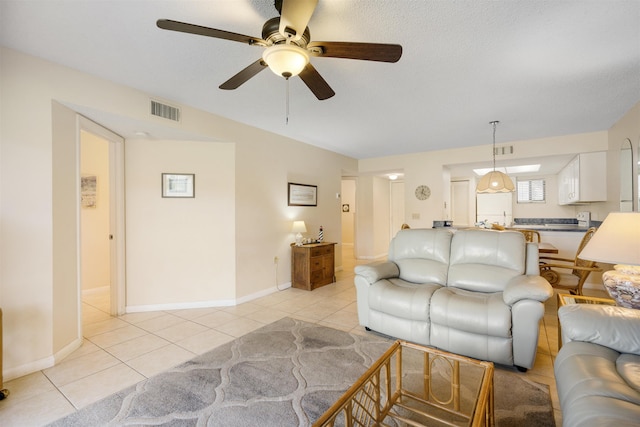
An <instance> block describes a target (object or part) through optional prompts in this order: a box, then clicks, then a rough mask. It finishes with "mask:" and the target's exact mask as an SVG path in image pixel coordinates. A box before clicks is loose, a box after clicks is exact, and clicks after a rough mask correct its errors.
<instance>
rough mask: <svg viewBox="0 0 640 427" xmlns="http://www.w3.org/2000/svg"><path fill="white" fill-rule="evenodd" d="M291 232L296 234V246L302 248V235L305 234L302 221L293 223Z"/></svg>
mask: <svg viewBox="0 0 640 427" xmlns="http://www.w3.org/2000/svg"><path fill="white" fill-rule="evenodd" d="M291 232H292V233H298V234H296V246H302V233H306V232H307V227H306V226H305V225H304V221H293V227H291Z"/></svg>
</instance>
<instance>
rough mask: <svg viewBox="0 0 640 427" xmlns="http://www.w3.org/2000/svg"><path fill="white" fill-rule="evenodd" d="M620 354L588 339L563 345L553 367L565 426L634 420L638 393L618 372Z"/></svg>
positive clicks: (639, 416)
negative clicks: (589, 341)
mask: <svg viewBox="0 0 640 427" xmlns="http://www.w3.org/2000/svg"><path fill="white" fill-rule="evenodd" d="M619 357H620V353H618V352H617V351H615V350H612V349H610V348H607V347H604V346H601V345H597V344H592V343H587V342H581V341H573V342H569V343H566V344H565V345H563V346H562V348H561V349H560V351H559V352H558V355H557V357H556V361H555V364H554V371H555V377H556V384H557V387H558V397H559V399H560V404H561V406H562V417H563V425H564V426H567V427H569V426H597V425H616V426H618V425H620V426H623V425H633V423H634V422H635V423H637V421H638V420H639V419H640V406H638V405H640V393H639V392H638V391H637V390H635V389H633V388H632V387H630V386H629V384H628V383H627V382H626V381H625V380H624V379H623V378H622V377H621V376H620V375H619V372H618V367H617V366H616V363H617V360H618V359H619ZM636 425H637V424H636Z"/></svg>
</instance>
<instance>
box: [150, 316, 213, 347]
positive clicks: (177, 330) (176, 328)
mask: <svg viewBox="0 0 640 427" xmlns="http://www.w3.org/2000/svg"><path fill="white" fill-rule="evenodd" d="M207 330H209V328H207V327H206V326H203V325H200V324H199V323H195V322H191V321H188V320H185V321H183V322H181V323H177V324H175V325H173V326H169V327H168V328H165V329H161V330H159V331H156V333H155V334H156V335H158V336H159V337H160V338H164V339H165V340H167V341H171V342H176V341H180V340H183V339H185V338H188V337H190V336H193V335H196V334H199V333H201V332H204V331H207Z"/></svg>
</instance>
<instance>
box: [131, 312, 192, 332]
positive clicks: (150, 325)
mask: <svg viewBox="0 0 640 427" xmlns="http://www.w3.org/2000/svg"><path fill="white" fill-rule="evenodd" d="M182 322H184V319H183V318H181V317H178V316H174V315H173V314H168V313H164V314H163V315H162V316H158V317H154V318H152V319H147V320H143V321H141V322H138V323H136V326H137V327H139V328H142V329H144V330H145V331H149V332H157V331H160V330H162V329H166V328H168V327H170V326H173V325H177V324H178V323H182Z"/></svg>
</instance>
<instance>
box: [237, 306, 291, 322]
mask: <svg viewBox="0 0 640 427" xmlns="http://www.w3.org/2000/svg"><path fill="white" fill-rule="evenodd" d="M287 316H289V313H287V312H284V311H280V310H276V309H275V308H263V309H262V310H259V311H255V312H253V313H251V314H247V315H246V316H245V318H247V319H253V320H255V321H257V322H260V323H263V324H265V325H268V324H269V323H273V322H275V321H276V320H280V319H282V318H284V317H287Z"/></svg>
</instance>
